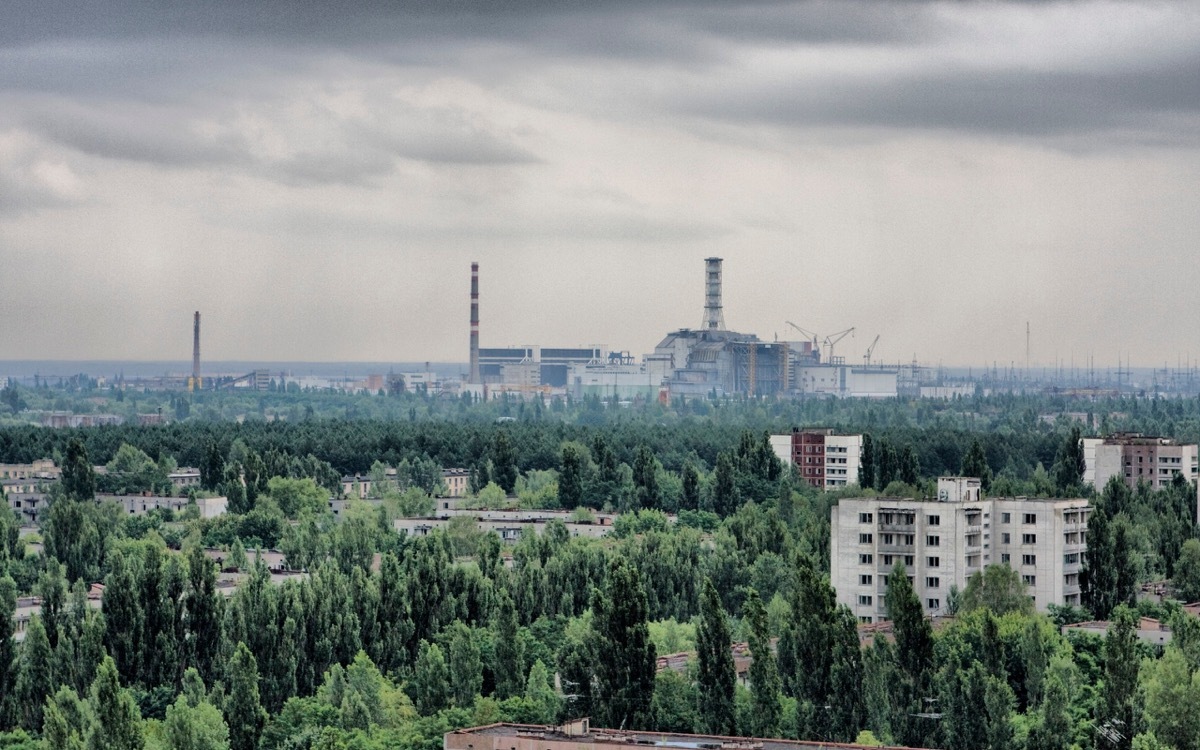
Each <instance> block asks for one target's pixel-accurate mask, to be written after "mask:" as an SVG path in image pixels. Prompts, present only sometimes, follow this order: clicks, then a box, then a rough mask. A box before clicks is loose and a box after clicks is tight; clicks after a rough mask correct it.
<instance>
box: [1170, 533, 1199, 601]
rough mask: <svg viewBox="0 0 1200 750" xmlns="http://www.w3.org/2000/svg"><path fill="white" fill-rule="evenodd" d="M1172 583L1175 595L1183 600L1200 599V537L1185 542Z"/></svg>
mask: <svg viewBox="0 0 1200 750" xmlns="http://www.w3.org/2000/svg"><path fill="white" fill-rule="evenodd" d="M1171 584H1172V586H1173V587H1174V589H1175V595H1176V596H1178V597H1179V598H1180V599H1182V600H1183V601H1185V602H1194V601H1200V539H1189V540H1187V541H1186V542H1184V543H1183V547H1182V549H1181V550H1180V553H1179V560H1178V561H1177V562H1176V563H1175V577H1174V579H1172V581H1171Z"/></svg>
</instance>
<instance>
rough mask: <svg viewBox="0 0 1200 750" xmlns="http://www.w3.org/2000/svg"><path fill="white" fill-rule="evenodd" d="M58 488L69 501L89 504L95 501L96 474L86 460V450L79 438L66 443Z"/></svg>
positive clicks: (89, 461)
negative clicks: (60, 488) (65, 452)
mask: <svg viewBox="0 0 1200 750" xmlns="http://www.w3.org/2000/svg"><path fill="white" fill-rule="evenodd" d="M59 486H60V487H62V491H63V495H64V496H66V497H67V498H68V499H70V500H74V501H76V502H89V503H90V502H91V501H92V500H95V499H96V472H95V470H94V469H93V468H92V462H91V459H89V458H88V453H87V448H85V447H84V446H83V442H82V441H80V439H79V438H71V441H70V442H68V443H67V455H66V457H65V458H64V459H63V465H62V476H61V478H60V479H59Z"/></svg>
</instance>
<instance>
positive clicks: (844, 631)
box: [827, 605, 866, 742]
mask: <svg viewBox="0 0 1200 750" xmlns="http://www.w3.org/2000/svg"><path fill="white" fill-rule="evenodd" d="M830 640H831V642H832V645H833V649H832V654H831V656H832V658H831V662H830V666H829V703H828V704H827V705H828V706H829V713H830V732H831V734H832V735H833V738H834V739H835V740H838V741H840V742H852V741H853V740H854V738H855V737H857V736H858V732H859V730H860V729H862V727H863V725H864V724H865V722H866V706H865V704H864V702H863V682H864V674H863V655H862V654H863V649H862V646H861V645H860V643H859V640H858V620H857V619H856V618H855V617H854V613H853V612H851V611H850V610H849V608H847V607H846V606H845V605H839V606H838V608H837V615H836V618H835V620H834V622H833V623H832V628H831V639H830Z"/></svg>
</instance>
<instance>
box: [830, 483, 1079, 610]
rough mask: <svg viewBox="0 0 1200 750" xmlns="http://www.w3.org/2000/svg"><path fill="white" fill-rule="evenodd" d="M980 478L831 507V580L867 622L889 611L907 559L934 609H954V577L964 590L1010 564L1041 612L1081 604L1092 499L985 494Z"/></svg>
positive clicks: (912, 576)
mask: <svg viewBox="0 0 1200 750" xmlns="http://www.w3.org/2000/svg"><path fill="white" fill-rule="evenodd" d="M977 482H978V480H977V479H970V478H963V477H949V478H943V479H941V480H939V481H938V497H939V500H911V499H907V498H883V497H879V498H859V499H850V500H842V501H841V502H840V503H839V504H838V505H837V506H836V507H834V508H833V509H832V510H831V511H830V524H831V529H830V562H831V576H830V582H831V583H832V585H833V587H834V589H835V590H836V591H837V599H838V602H839V603H841V604H845V605H846V606H847V607H849V608H850V610H851V611H852V612H854V614H855V616H857V617H858V619H859V621H860V622H877V621H879V620H882V619H885V618H886V611H885V608H884V595H885V594H886V591H887V576H888V574H889V573H891V571H892V569H893V568H894V567H895V566H896V565H897V564H902V565H904V567H905V569H906V571H907V573H908V577H909V580H910V581H911V582H912V585H913V589H914V590H915V591H916V593H917V597H918V598H919V599H920V601H921V604H922V606H923V607H924V609H925V612H926V614H928V615H937V614H945V613H946V611H947V603H948V598H949V594H950V587H951V586H955V587H957V589H958V590H959V591H962V590H965V589H966V586H967V579H968V578H970V576H971V575H972V574H973V573H976V572H979V571H981V570H983V568H984V567H986V566H988V565H993V564H1006V565H1009V566H1011V567H1012V568H1013V569H1014V570H1016V571H1017V572H1018V573H1019V574H1020V576H1021V580H1022V581H1023V582H1024V583H1025V585H1026V586H1027V587H1028V592H1029V595H1030V598H1031V599H1033V602H1034V605H1035V607H1036V608H1037V610H1038V611H1040V612H1045V611H1046V609H1047V608H1048V607H1049V606H1050V605H1051V604H1073V605H1078V604H1079V603H1080V591H1081V590H1080V581H1079V574H1080V571H1081V570H1082V568H1083V557H1084V552H1085V551H1086V550H1087V519H1088V515H1089V514H1090V512H1091V507H1090V506H1089V504H1088V501H1087V500H1083V499H1066V500H1056V499H1034V498H1023V497H1018V498H983V497H981V496H980V494H979V492H978V485H977ZM942 498H945V499H942Z"/></svg>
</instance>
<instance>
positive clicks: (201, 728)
mask: <svg viewBox="0 0 1200 750" xmlns="http://www.w3.org/2000/svg"><path fill="white" fill-rule="evenodd" d="M163 734H164V736H165V739H166V744H167V748H168V749H169V750H229V727H228V726H227V725H226V724H225V719H224V718H223V717H222V716H221V712H220V711H219V710H217V707H216V706H214V705H212V704H211V703H209V702H208V701H201V702H199V703H197V704H196V705H192V704H191V703H189V701H188V699H187V698H186V697H184V696H182V695H181V696H179V698H177V699H176V700H175V703H174V704H172V705H170V706H168V707H167V717H166V720H165V721H164V722H163Z"/></svg>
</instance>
